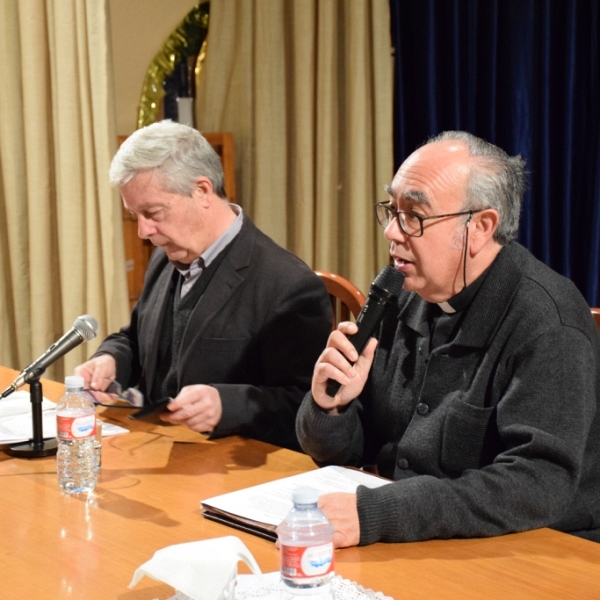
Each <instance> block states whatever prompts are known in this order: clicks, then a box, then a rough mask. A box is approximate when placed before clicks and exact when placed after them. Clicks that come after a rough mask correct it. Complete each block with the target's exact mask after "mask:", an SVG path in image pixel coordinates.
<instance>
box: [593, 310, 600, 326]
mask: <svg viewBox="0 0 600 600" xmlns="http://www.w3.org/2000/svg"><path fill="white" fill-rule="evenodd" d="M591 310H592V317H594V321H596V325H598V330H599V331H600V308H592V309H591Z"/></svg>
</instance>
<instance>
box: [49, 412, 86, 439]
mask: <svg viewBox="0 0 600 600" xmlns="http://www.w3.org/2000/svg"><path fill="white" fill-rule="evenodd" d="M56 436H57V437H58V439H59V440H81V439H84V438H89V437H95V436H96V415H95V414H91V415H84V416H80V417H62V416H57V417H56Z"/></svg>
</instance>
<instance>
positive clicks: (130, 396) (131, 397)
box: [85, 379, 144, 408]
mask: <svg viewBox="0 0 600 600" xmlns="http://www.w3.org/2000/svg"><path fill="white" fill-rule="evenodd" d="M105 381H107V382H108V385H107V386H106V388H105V389H104V390H91V389H89V388H88V389H86V390H85V391H86V392H87V393H88V394H89V395H90V396H91V398H92V400H93V401H94V404H96V405H97V406H109V407H111V408H141V407H142V406H143V405H144V395H143V394H142V392H140V391H139V390H136V389H135V388H128V389H126V390H125V391H123V388H122V387H121V384H120V383H119V382H118V381H115V380H114V379H106V380H105Z"/></svg>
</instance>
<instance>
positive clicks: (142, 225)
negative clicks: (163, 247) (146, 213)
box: [137, 215, 156, 240]
mask: <svg viewBox="0 0 600 600" xmlns="http://www.w3.org/2000/svg"><path fill="white" fill-rule="evenodd" d="M137 222H138V236H139V237H140V238H141V239H143V240H147V239H148V238H149V237H150V236H151V235H153V234H155V233H156V227H155V226H154V224H153V223H152V221H151V220H150V219H145V218H144V217H143V216H142V215H138V220H137Z"/></svg>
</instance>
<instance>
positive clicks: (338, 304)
mask: <svg viewBox="0 0 600 600" xmlns="http://www.w3.org/2000/svg"><path fill="white" fill-rule="evenodd" d="M315 273H316V274H317V275H318V276H319V277H320V278H321V279H322V280H323V283H324V284H325V287H326V288H327V291H328V292H329V298H330V299H331V308H332V310H333V322H332V324H331V330H332V331H333V330H334V329H335V328H336V327H337V326H338V323H339V322H340V321H349V320H350V317H351V316H352V317H354V319H356V317H358V315H359V314H360V311H361V309H362V307H363V304H364V303H365V300H366V298H365V295H364V294H363V293H362V292H361V291H360V290H359V289H358V288H357V287H356V286H355V285H354V284H353V283H352V282H351V281H348V280H347V279H346V278H344V277H342V276H341V275H337V274H336V273H330V272H329V271H315Z"/></svg>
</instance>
